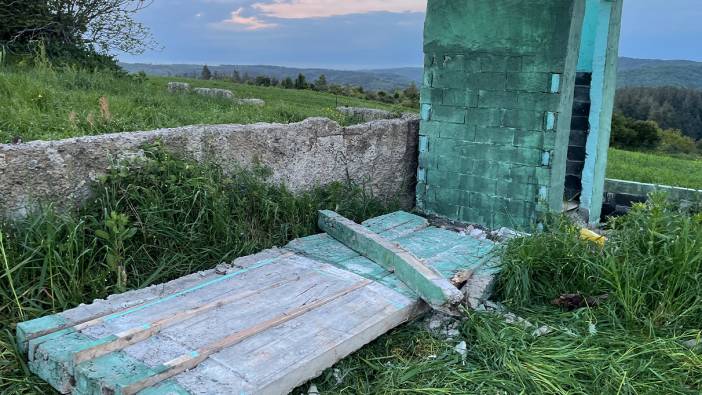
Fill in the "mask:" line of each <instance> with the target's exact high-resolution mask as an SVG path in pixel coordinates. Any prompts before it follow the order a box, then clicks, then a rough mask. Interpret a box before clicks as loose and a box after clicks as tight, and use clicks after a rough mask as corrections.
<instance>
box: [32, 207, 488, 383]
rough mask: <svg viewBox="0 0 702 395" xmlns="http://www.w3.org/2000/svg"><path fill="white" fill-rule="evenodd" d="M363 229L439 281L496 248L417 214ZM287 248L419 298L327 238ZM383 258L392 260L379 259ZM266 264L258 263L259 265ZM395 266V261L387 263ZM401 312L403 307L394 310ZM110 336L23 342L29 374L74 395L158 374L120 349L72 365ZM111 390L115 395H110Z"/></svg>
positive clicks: (42, 324)
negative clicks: (412, 258)
mask: <svg viewBox="0 0 702 395" xmlns="http://www.w3.org/2000/svg"><path fill="white" fill-rule="evenodd" d="M363 227H364V229H366V230H368V231H369V232H374V233H377V234H378V235H381V236H382V237H384V238H386V239H388V240H393V242H396V243H397V244H399V245H400V246H402V247H403V248H405V249H406V250H407V251H410V252H412V253H413V255H415V256H418V257H422V258H423V259H424V262H425V263H426V265H427V266H430V267H433V268H434V270H436V272H437V274H438V275H439V276H440V277H441V278H443V279H448V278H451V277H452V276H453V275H454V274H455V273H457V272H458V271H460V270H474V272H475V273H476V275H483V274H488V273H492V271H493V270H499V268H493V266H492V263H491V262H492V261H493V259H494V258H493V256H494V255H495V245H494V244H493V243H492V242H490V241H487V240H485V241H479V240H476V239H473V238H471V237H468V236H466V235H462V234H459V233H456V232H453V231H449V230H446V229H439V228H435V227H430V226H429V223H428V221H427V220H426V219H425V218H422V217H420V216H417V215H414V214H410V213H406V212H401V211H400V212H395V213H392V214H388V215H384V216H381V217H377V218H373V219H370V220H368V221H366V222H364V223H363ZM286 249H288V250H291V251H293V252H296V253H298V254H300V255H304V256H308V257H311V258H313V259H316V260H318V261H320V262H324V263H328V264H331V265H334V266H336V267H339V268H342V269H345V270H348V271H350V272H353V273H356V274H358V275H360V276H362V277H365V278H368V279H371V280H373V281H376V282H377V283H379V284H382V285H384V286H386V287H388V288H390V289H393V290H395V291H397V292H399V293H400V294H402V295H405V296H407V297H409V298H410V299H411V300H415V301H416V300H419V299H420V297H419V296H418V293H417V292H416V290H413V289H411V288H410V287H408V286H407V285H406V284H405V281H403V280H401V278H402V279H404V278H408V277H409V278H410V280H409V282H410V283H417V282H419V281H421V280H422V278H421V276H420V277H417V276H414V277H412V276H410V275H411V273H410V274H408V273H406V272H402V271H400V272H397V271H396V273H391V272H390V271H389V270H387V269H386V268H384V267H383V266H381V265H379V264H378V263H376V262H373V261H372V260H370V259H368V258H367V257H365V256H362V255H361V254H359V253H358V252H356V251H354V250H352V249H350V248H348V247H347V246H345V245H344V244H342V243H340V242H339V241H337V240H335V239H334V238H332V237H330V236H329V235H326V234H321V235H316V236H311V237H306V238H303V239H298V240H294V241H292V242H291V243H290V244H289V245H288V246H287V247H286ZM382 258H383V259H391V258H388V257H387V256H383V257H382ZM265 262H269V260H264V261H261V263H265ZM391 264H392V265H395V267H398V264H397V262H395V261H393V262H391ZM397 307H398V308H403V307H405V306H397ZM64 324H65V323H64V322H63V320H62V318H61V317H60V316H49V317H46V318H45V319H40V320H33V321H29V322H27V323H23V324H21V325H22V327H23V329H22V330H23V331H24V333H37V331H42V330H45V329H51V328H56V327H59V326H60V325H64ZM111 339H113V337H105V338H103V339H97V340H96V339H93V338H91V337H89V336H87V335H84V334H82V333H79V332H75V331H74V330H72V329H63V330H59V331H56V332H53V333H51V334H48V335H45V336H42V337H38V338H35V339H31V340H29V341H28V342H27V351H28V355H29V360H30V363H29V367H30V369H31V370H32V372H34V373H36V374H37V375H38V376H39V377H41V378H42V379H44V380H45V381H47V382H48V383H49V384H51V385H52V386H53V387H54V388H56V389H58V390H60V391H61V392H64V393H70V392H71V391H73V393H74V394H76V395H93V394H95V395H98V394H100V395H102V394H104V393H114V394H116V395H117V394H120V391H121V389H122V388H124V387H125V386H127V385H129V384H132V383H134V382H137V381H139V380H141V379H143V378H145V377H149V376H151V375H154V374H157V373H158V372H159V367H149V366H146V365H145V364H143V363H142V362H140V361H138V360H135V359H134V358H132V357H130V356H128V355H127V354H125V353H124V352H122V351H119V352H114V353H110V354H107V355H104V356H102V357H99V358H96V359H94V360H91V361H87V362H84V363H81V364H79V365H77V366H74V364H73V357H74V355H75V353H76V352H79V351H81V350H85V349H87V348H90V347H93V346H95V345H97V344H101V343H104V342H106V341H110V340H111ZM111 391H114V392H111ZM187 393H188V392H187V391H186V390H185V389H184V388H181V387H180V386H179V385H178V384H177V383H176V382H175V381H167V382H164V383H162V384H160V385H158V386H156V387H153V388H149V389H148V390H144V391H142V392H140V394H145V395H160V394H164V395H165V394H187Z"/></svg>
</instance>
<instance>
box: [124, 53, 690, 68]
mask: <svg viewBox="0 0 702 395" xmlns="http://www.w3.org/2000/svg"><path fill="white" fill-rule="evenodd" d="M619 58H620V59H636V60H653V61H655V60H660V61H666V62H691V63H702V61H699V60H692V59H662V58H636V57H631V56H620V57H619ZM119 62H120V63H125V64H144V65H150V66H205V65H206V66H208V67H219V66H268V67H284V68H290V69H319V70H335V71H375V70H392V69H404V68H422V67H424V66H423V65H421V64H418V65H407V66H393V67H366V68H339V67H319V66H299V65H286V64H271V63H206V62H177V63H160V62H126V61H122V60H120V61H119Z"/></svg>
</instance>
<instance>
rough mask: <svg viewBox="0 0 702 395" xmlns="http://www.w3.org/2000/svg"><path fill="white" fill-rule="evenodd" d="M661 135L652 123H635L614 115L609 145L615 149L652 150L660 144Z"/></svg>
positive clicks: (660, 131)
mask: <svg viewBox="0 0 702 395" xmlns="http://www.w3.org/2000/svg"><path fill="white" fill-rule="evenodd" d="M661 133H662V130H661V128H660V127H659V126H658V124H657V123H656V122H654V121H637V120H635V119H631V118H628V117H625V116H622V115H620V114H616V113H615V114H614V116H613V118H612V135H611V143H612V145H613V146H615V147H619V148H634V149H641V148H645V149H653V148H656V147H657V146H658V144H659V143H660V141H661Z"/></svg>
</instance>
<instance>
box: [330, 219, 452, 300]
mask: <svg viewBox="0 0 702 395" xmlns="http://www.w3.org/2000/svg"><path fill="white" fill-rule="evenodd" d="M319 227H320V228H321V229H322V230H323V231H325V232H327V234H329V235H330V236H331V237H333V238H335V239H336V240H338V241H340V242H341V243H343V244H345V245H346V246H347V247H349V248H351V249H352V250H354V251H356V252H358V253H359V254H361V255H363V256H365V257H367V258H368V259H370V260H372V261H373V262H375V263H377V264H379V265H380V266H383V267H384V268H385V269H387V270H388V271H390V272H394V273H395V275H397V277H398V278H399V279H400V281H402V282H403V283H404V284H405V285H407V287H409V288H410V289H412V290H413V291H415V292H416V293H417V294H418V295H419V297H421V298H422V300H424V301H425V302H427V303H428V304H429V305H430V306H431V307H432V308H434V309H437V310H440V311H443V312H451V310H452V307H453V306H455V305H457V304H459V303H460V302H461V301H462V300H463V294H462V293H461V291H460V290H458V288H456V287H455V286H454V285H453V284H451V282H450V281H449V280H448V279H446V278H444V277H443V276H442V275H441V273H439V272H438V271H437V270H436V269H434V268H433V267H430V266H427V265H425V264H424V263H423V262H422V261H421V260H419V259H418V258H417V257H415V256H414V255H412V254H411V253H410V252H409V251H407V250H406V249H404V248H402V247H401V246H400V245H399V244H397V243H395V242H392V241H390V240H387V239H385V238H383V237H382V236H380V235H378V234H377V233H374V232H372V231H370V230H368V229H367V228H365V227H364V226H362V225H359V224H357V223H355V222H353V221H351V220H349V219H347V218H344V217H342V216H341V215H339V214H337V213H335V212H333V211H328V210H324V211H320V212H319Z"/></svg>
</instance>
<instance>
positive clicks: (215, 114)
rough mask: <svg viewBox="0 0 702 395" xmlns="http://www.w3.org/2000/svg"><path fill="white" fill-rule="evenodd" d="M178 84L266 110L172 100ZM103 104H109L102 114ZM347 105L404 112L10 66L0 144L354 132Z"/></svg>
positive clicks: (3, 78) (306, 96)
mask: <svg viewBox="0 0 702 395" xmlns="http://www.w3.org/2000/svg"><path fill="white" fill-rule="evenodd" d="M173 80H178V81H184V82H189V83H191V84H192V85H193V86H196V87H200V86H201V87H211V88H223V89H229V90H232V91H233V92H234V93H235V95H236V96H237V97H240V98H244V97H256V98H261V99H263V100H265V101H266V106H264V107H256V106H241V105H236V104H235V103H233V102H232V101H231V100H227V99H222V98H212V97H205V96H200V95H196V94H185V93H184V94H170V93H168V92H167V90H166V85H167V83H168V82H169V81H173ZM102 97H105V98H106V99H105V100H106V102H104V103H103V105H102V106H101V104H100V101H101V100H100V99H101V98H102ZM105 104H107V105H108V107H109V112H110V117H108V118H106V117H103V116H102V114H103V112H104V111H103V110H104V107H105ZM341 105H347V106H359V107H371V108H381V109H387V110H399V111H402V109H398V108H397V107H393V106H388V105H384V104H381V103H377V102H370V101H365V100H361V99H356V98H339V97H334V96H333V95H331V94H326V93H320V92H312V91H296V90H284V89H280V88H263V87H257V86H251V85H241V84H234V83H232V82H228V81H201V80H185V79H178V78H168V79H167V78H157V77H149V78H146V77H145V76H143V75H129V76H127V75H120V74H115V73H111V72H105V71H96V72H86V71H83V70H81V69H76V68H68V69H60V70H57V69H52V68H44V67H42V68H40V67H33V68H17V67H12V66H10V67H5V68H1V69H0V143H9V142H11V141H13V140H15V139H21V140H23V141H25V142H26V141H31V140H37V139H59V138H65V137H74V136H83V135H94V134H102V133H113V132H124V131H134V130H150V129H156V128H162V127H177V126H183V125H192V124H217V123H243V124H247V123H254V122H280V123H290V122H299V121H302V120H304V119H306V118H309V117H315V116H317V117H320V116H322V117H327V118H331V119H333V120H335V121H337V122H339V123H341V124H348V121H349V120H348V119H347V118H346V117H345V116H344V115H342V114H341V113H339V112H338V111H336V107H337V106H341Z"/></svg>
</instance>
